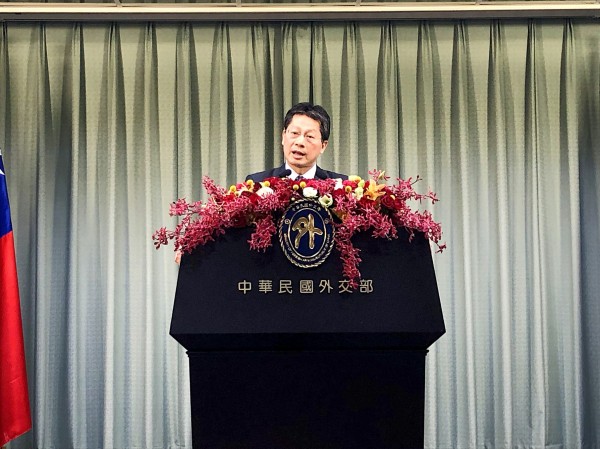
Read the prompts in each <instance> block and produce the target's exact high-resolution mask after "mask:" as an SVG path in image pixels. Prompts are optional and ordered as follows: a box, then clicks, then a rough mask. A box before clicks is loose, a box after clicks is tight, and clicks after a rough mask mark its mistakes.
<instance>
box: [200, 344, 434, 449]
mask: <svg viewBox="0 0 600 449" xmlns="http://www.w3.org/2000/svg"><path fill="white" fill-rule="evenodd" d="M426 354H427V351H426V350H414V351H413V350H337V351H336V350H331V351H257V352H252V351H245V352H190V353H189V358H190V383H191V400H192V439H193V446H194V448H195V449H403V448H406V449H418V448H423V445H424V441H423V432H424V400H425V395H424V391H425V356H426Z"/></svg>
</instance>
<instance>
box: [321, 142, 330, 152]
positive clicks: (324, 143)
mask: <svg viewBox="0 0 600 449" xmlns="http://www.w3.org/2000/svg"><path fill="white" fill-rule="evenodd" d="M328 143H329V140H324V141H323V142H322V143H321V154H323V152H324V151H325V148H327V144H328Z"/></svg>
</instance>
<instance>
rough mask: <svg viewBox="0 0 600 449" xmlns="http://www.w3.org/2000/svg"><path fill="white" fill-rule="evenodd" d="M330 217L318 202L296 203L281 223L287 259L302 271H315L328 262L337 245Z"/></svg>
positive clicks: (287, 211) (285, 214) (327, 211)
mask: <svg viewBox="0 0 600 449" xmlns="http://www.w3.org/2000/svg"><path fill="white" fill-rule="evenodd" d="M334 232H335V230H334V227H333V219H332V217H331V213H330V212H329V210H328V209H327V208H325V207H324V206H322V205H321V204H320V203H319V202H318V201H316V200H313V199H301V200H298V201H295V202H293V203H292V204H290V205H289V207H288V208H287V209H286V210H285V212H284V213H283V217H282V218H281V221H280V222H279V242H280V243H281V249H282V250H283V253H284V254H285V255H286V257H287V258H288V259H289V260H290V262H292V263H293V264H294V265H297V266H299V267H301V268H312V267H316V266H318V265H320V264H322V263H323V262H325V259H327V256H329V253H331V249H332V248H333V244H334V239H333V237H334Z"/></svg>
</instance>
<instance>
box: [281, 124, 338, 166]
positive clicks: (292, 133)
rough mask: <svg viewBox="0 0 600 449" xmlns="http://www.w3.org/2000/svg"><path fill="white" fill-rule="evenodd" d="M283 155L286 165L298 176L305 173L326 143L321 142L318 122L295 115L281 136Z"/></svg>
mask: <svg viewBox="0 0 600 449" xmlns="http://www.w3.org/2000/svg"><path fill="white" fill-rule="evenodd" d="M281 144H282V145H283V155H284V157H285V160H286V161H287V163H288V165H289V166H290V167H292V168H293V169H294V171H295V172H296V173H298V174H300V175H302V174H304V173H306V172H307V171H308V170H309V169H310V168H311V167H312V166H313V165H314V164H315V163H316V162H317V158H318V157H319V155H320V154H322V153H323V151H325V148H326V147H327V141H322V140H321V131H320V125H319V122H317V121H316V120H313V119H312V118H310V117H307V116H306V115H300V114H296V115H294V117H293V118H292V121H291V122H290V124H289V126H288V127H287V129H284V130H283V133H282V134H281Z"/></svg>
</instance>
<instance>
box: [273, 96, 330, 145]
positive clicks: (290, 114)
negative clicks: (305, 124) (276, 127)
mask: <svg viewBox="0 0 600 449" xmlns="http://www.w3.org/2000/svg"><path fill="white" fill-rule="evenodd" d="M295 115H306V116H307V117H310V118H311V119H313V120H316V121H317V122H319V125H320V131H321V140H322V141H326V140H329V129H330V120H331V119H330V118H329V114H328V113H327V111H326V110H325V108H324V107H323V106H319V105H318V104H312V103H298V104H295V105H294V106H292V108H291V109H290V110H289V111H287V114H285V119H284V120H283V130H284V131H285V130H286V129H287V127H288V126H289V125H290V123H291V121H292V119H293V118H294V116H295Z"/></svg>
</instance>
